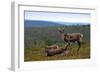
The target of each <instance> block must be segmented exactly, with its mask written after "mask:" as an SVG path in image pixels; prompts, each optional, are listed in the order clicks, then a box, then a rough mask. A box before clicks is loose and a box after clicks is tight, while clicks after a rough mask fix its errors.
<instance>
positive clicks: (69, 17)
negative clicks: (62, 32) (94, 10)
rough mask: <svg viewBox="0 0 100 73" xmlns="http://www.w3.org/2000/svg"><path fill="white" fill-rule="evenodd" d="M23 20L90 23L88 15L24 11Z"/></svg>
mask: <svg viewBox="0 0 100 73" xmlns="http://www.w3.org/2000/svg"><path fill="white" fill-rule="evenodd" d="M24 19H25V20H44V21H53V22H81V23H90V14H86V13H67V12H66V13H58V12H34V11H25V17H24Z"/></svg>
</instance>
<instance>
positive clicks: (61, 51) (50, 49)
mask: <svg viewBox="0 0 100 73" xmlns="http://www.w3.org/2000/svg"><path fill="white" fill-rule="evenodd" d="M54 47H55V46H54ZM54 47H53V46H52V47H51V46H48V47H46V48H45V53H46V54H47V56H54V55H57V54H64V55H67V54H68V52H69V51H68V46H65V48H60V47H58V46H56V48H54Z"/></svg>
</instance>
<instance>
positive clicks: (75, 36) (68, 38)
mask: <svg viewBox="0 0 100 73" xmlns="http://www.w3.org/2000/svg"><path fill="white" fill-rule="evenodd" d="M58 30H59V32H60V34H61V38H62V40H63V41H64V42H66V43H67V44H68V45H70V43H74V42H77V43H78V49H77V53H78V51H79V49H80V47H81V42H82V38H83V34H82V33H66V34H65V33H64V28H63V29H61V28H58Z"/></svg>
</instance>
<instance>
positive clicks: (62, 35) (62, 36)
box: [61, 32, 67, 41]
mask: <svg viewBox="0 0 100 73" xmlns="http://www.w3.org/2000/svg"><path fill="white" fill-rule="evenodd" d="M66 35H67V34H66ZM64 38H65V33H64V32H63V33H61V39H62V40H63V41H64Z"/></svg>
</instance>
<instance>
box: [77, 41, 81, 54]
mask: <svg viewBox="0 0 100 73" xmlns="http://www.w3.org/2000/svg"><path fill="white" fill-rule="evenodd" d="M77 43H78V46H79V47H78V49H77V54H78V52H79V50H80V47H81V43H80V41H77Z"/></svg>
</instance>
